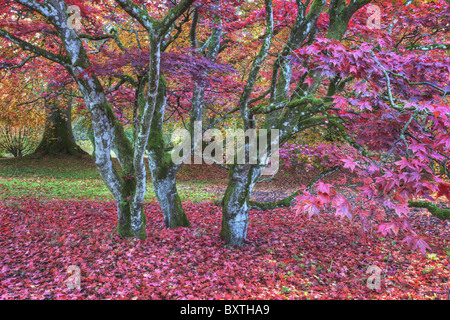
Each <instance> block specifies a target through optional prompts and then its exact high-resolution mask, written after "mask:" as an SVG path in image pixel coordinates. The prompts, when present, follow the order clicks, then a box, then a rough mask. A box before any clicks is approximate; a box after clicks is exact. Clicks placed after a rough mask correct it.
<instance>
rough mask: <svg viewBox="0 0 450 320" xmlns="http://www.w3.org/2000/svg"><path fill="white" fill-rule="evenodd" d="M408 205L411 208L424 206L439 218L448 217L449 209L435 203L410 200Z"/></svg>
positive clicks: (449, 217) (449, 214)
mask: <svg viewBox="0 0 450 320" xmlns="http://www.w3.org/2000/svg"><path fill="white" fill-rule="evenodd" d="M409 207H411V208H424V209H428V211H429V212H430V213H431V214H432V215H433V216H435V217H436V218H438V219H440V220H448V219H450V209H441V208H439V207H438V206H437V205H435V204H433V203H430V202H425V201H410V202H409Z"/></svg>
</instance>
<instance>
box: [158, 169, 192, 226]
mask: <svg viewBox="0 0 450 320" xmlns="http://www.w3.org/2000/svg"><path fill="white" fill-rule="evenodd" d="M150 168H151V172H152V181H153V188H154V190H155V194H156V197H157V199H158V203H159V206H160V207H161V211H162V213H163V215H164V224H165V225H166V227H168V228H171V229H172V228H177V227H190V226H191V224H190V223H189V220H188V218H187V216H186V213H185V211H184V210H183V207H182V205H181V200H180V196H179V195H178V191H177V186H176V179H175V176H176V174H177V171H178V170H177V169H176V168H171V169H168V170H167V169H166V168H161V167H158V166H154V165H150ZM166 170H167V171H166Z"/></svg>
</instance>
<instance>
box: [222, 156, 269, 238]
mask: <svg viewBox="0 0 450 320" xmlns="http://www.w3.org/2000/svg"><path fill="white" fill-rule="evenodd" d="M260 172H261V170H260V169H259V168H258V166H254V165H234V166H233V167H232V169H231V170H230V180H229V182H228V187H227V190H226V192H225V196H224V198H223V203H222V230H221V237H222V240H224V241H225V242H226V243H227V244H230V245H233V246H234V245H237V246H243V245H244V241H245V239H246V237H247V228H248V220H249V216H248V214H249V211H250V208H251V207H250V203H249V197H250V193H251V192H252V190H253V187H254V185H255V183H256V180H257V179H258V177H259V176H260Z"/></svg>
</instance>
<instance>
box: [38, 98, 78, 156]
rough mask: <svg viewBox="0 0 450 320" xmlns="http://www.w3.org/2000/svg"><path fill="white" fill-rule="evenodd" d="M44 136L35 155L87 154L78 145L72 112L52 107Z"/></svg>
mask: <svg viewBox="0 0 450 320" xmlns="http://www.w3.org/2000/svg"><path fill="white" fill-rule="evenodd" d="M46 121H47V123H46V125H45V130H44V134H43V136H42V140H41V143H40V144H39V146H38V147H37V149H36V151H35V153H37V154H42V155H58V154H64V155H72V156H80V155H83V154H85V153H86V152H84V151H83V150H82V149H81V148H80V147H79V146H78V145H77V144H76V143H75V138H74V136H73V132H72V123H71V112H70V110H67V111H63V110H61V109H60V108H58V107H57V106H52V107H51V109H50V112H49V115H48V116H47V119H46Z"/></svg>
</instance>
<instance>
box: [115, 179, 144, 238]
mask: <svg viewBox="0 0 450 320" xmlns="http://www.w3.org/2000/svg"><path fill="white" fill-rule="evenodd" d="M135 192H136V180H135V179H134V178H130V179H126V180H125V188H124V196H123V197H122V200H120V201H118V203H117V212H118V224H117V233H118V235H119V236H120V237H121V238H129V237H133V238H137V239H141V240H144V239H146V237H147V235H146V230H145V229H146V220H147V219H146V217H145V213H144V210H143V209H140V210H139V212H134V208H135V207H140V208H142V207H143V203H138V204H137V205H136V204H135V203H133V201H134V193H135Z"/></svg>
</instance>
